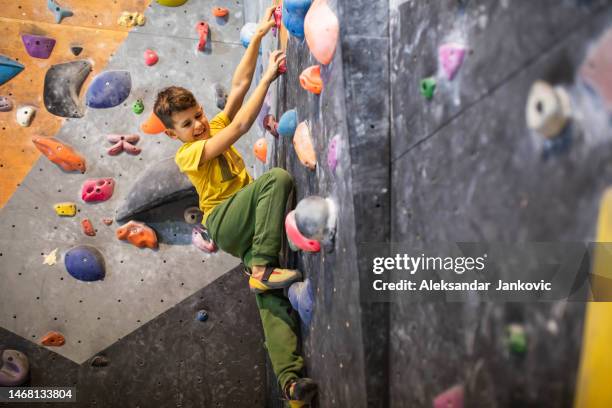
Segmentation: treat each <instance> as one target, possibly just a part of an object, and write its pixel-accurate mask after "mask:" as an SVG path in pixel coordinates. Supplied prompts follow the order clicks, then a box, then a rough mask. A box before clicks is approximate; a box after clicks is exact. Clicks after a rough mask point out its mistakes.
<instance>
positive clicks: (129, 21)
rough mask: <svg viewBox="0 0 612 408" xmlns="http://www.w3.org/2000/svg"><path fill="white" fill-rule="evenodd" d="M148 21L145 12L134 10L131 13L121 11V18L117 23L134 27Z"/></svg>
mask: <svg viewBox="0 0 612 408" xmlns="http://www.w3.org/2000/svg"><path fill="white" fill-rule="evenodd" d="M145 21H146V18H145V16H144V14H142V13H138V12H133V13H130V12H129V11H124V12H123V13H121V16H119V19H118V20H117V24H119V25H120V26H123V27H127V28H130V27H134V26H137V25H139V26H141V25H144V23H145Z"/></svg>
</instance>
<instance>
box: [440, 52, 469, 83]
mask: <svg viewBox="0 0 612 408" xmlns="http://www.w3.org/2000/svg"><path fill="white" fill-rule="evenodd" d="M464 58H465V46H463V45H462V44H458V43H448V44H442V45H441V46H440V48H438V61H439V63H440V66H441V67H442V70H443V71H444V74H445V75H446V78H448V80H449V81H452V80H453V78H454V77H455V75H456V74H457V71H458V70H459V68H460V67H461V64H463V59H464Z"/></svg>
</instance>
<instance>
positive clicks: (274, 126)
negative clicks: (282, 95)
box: [263, 114, 278, 137]
mask: <svg viewBox="0 0 612 408" xmlns="http://www.w3.org/2000/svg"><path fill="white" fill-rule="evenodd" d="M263 127H264V128H265V129H266V130H267V131H268V132H270V133H271V134H272V136H274V137H278V123H277V122H276V118H275V117H274V115H272V114H267V115H266V116H265V117H264V120H263Z"/></svg>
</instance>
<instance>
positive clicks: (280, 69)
mask: <svg viewBox="0 0 612 408" xmlns="http://www.w3.org/2000/svg"><path fill="white" fill-rule="evenodd" d="M285 72H287V59H286V58H285V59H284V60H282V61H281V63H280V64H278V73H279V74H281V75H282V74H284V73H285Z"/></svg>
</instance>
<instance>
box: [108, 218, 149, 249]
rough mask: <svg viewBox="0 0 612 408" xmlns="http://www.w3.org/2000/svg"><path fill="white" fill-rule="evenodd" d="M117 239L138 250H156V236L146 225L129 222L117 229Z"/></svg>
mask: <svg viewBox="0 0 612 408" xmlns="http://www.w3.org/2000/svg"><path fill="white" fill-rule="evenodd" d="M116 235H117V238H118V239H120V240H122V241H125V240H127V241H128V242H129V243H130V244H133V245H135V246H137V247H138V248H145V247H146V248H151V249H155V248H157V235H156V234H155V231H153V229H152V228H151V227H149V226H147V225H146V224H144V223H142V222H138V221H130V222H128V223H127V224H124V225H122V226H121V227H119V228H117V231H116Z"/></svg>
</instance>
